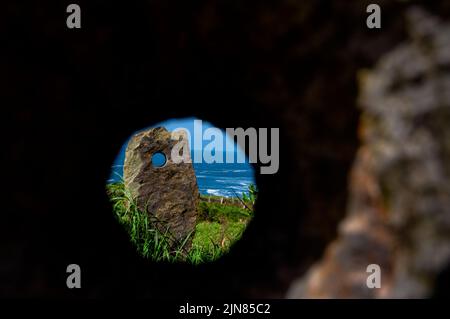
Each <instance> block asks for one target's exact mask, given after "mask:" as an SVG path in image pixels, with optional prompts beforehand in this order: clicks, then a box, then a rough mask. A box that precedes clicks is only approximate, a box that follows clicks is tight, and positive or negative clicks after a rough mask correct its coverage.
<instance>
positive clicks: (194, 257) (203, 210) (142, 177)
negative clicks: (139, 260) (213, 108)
mask: <svg viewBox="0 0 450 319" xmlns="http://www.w3.org/2000/svg"><path fill="white" fill-rule="evenodd" d="M144 145H145V147H140V146H144ZM177 155H178V156H179V158H177ZM168 156H170V159H171V160H170V161H168ZM149 157H150V162H151V166H152V167H155V168H160V167H167V168H168V169H164V170H156V169H150V170H149V169H148V166H147V165H149V164H148V162H147V161H142V159H143V158H149ZM179 160H181V161H179ZM107 190H108V194H109V195H110V198H111V201H112V203H113V212H114V214H115V215H116V217H117V219H118V221H119V222H120V223H121V224H122V225H123V226H124V227H125V228H126V229H127V230H128V232H129V235H130V239H131V241H132V242H133V243H134V244H135V245H136V248H137V251H138V252H139V253H140V254H141V255H143V256H144V257H147V258H150V259H153V260H155V261H169V262H178V261H181V262H189V263H192V264H200V263H204V262H211V261H215V260H217V259H218V258H219V257H221V256H223V255H225V254H226V253H228V252H229V250H230V249H231V247H232V246H233V245H234V243H235V242H237V241H238V240H239V239H241V237H242V235H243V233H244V231H245V229H246V228H247V225H248V224H249V222H250V221H251V220H252V219H253V216H254V207H255V203H256V200H257V195H258V189H257V187H256V183H255V176H254V170H253V166H252V165H251V163H250V161H249V158H248V157H247V156H246V154H245V152H244V150H243V149H241V146H240V145H238V143H236V141H235V140H234V139H233V138H230V136H228V133H227V132H226V131H225V130H223V129H221V128H217V127H214V126H213V125H212V124H211V123H209V122H206V121H202V120H199V119H197V118H184V119H171V120H168V121H165V122H160V123H158V124H156V125H153V126H150V127H147V128H144V129H141V130H138V131H136V132H135V133H134V134H133V135H132V136H131V137H130V138H129V139H128V141H127V142H126V143H125V144H124V145H122V147H121V148H120V151H119V154H118V156H117V158H116V160H115V162H114V164H113V166H112V172H111V178H110V179H109V180H108V183H107Z"/></svg>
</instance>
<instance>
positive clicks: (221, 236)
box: [107, 183, 253, 265]
mask: <svg viewBox="0 0 450 319" xmlns="http://www.w3.org/2000/svg"><path fill="white" fill-rule="evenodd" d="M107 191H108V195H109V196H110V199H111V203H112V205H113V211H114V213H115V215H116V217H117V219H118V220H119V222H120V223H121V224H122V225H123V226H124V227H125V229H126V230H127V232H128V233H129V235H130V240H131V242H132V243H133V244H134V245H135V246H136V249H137V251H138V252H139V253H140V254H141V255H142V256H143V257H146V258H150V259H152V260H155V261H167V262H179V261H188V262H190V263H192V264H195V265H197V264H200V263H204V262H211V261H214V260H216V259H218V258H219V257H221V256H223V255H224V254H225V253H227V252H228V251H229V249H230V247H231V246H232V245H233V244H234V243H235V242H236V241H237V240H239V239H240V238H241V236H242V233H243V232H244V230H245V228H246V226H247V224H248V222H249V221H250V220H251V217H252V216H253V211H252V209H251V208H250V207H253V205H250V203H248V202H247V203H246V202H245V201H244V202H241V201H242V199H240V200H238V199H234V200H233V199H228V198H226V199H224V200H223V203H222V204H221V203H220V202H218V201H220V200H221V198H220V197H215V198H212V197H210V198H208V197H207V196H202V197H201V200H200V203H199V207H198V220H197V225H196V227H195V231H194V232H193V234H190V235H189V236H187V237H186V238H185V239H183V240H182V241H176V240H175V239H174V238H172V236H171V235H170V233H169V231H168V228H166V227H165V225H164V224H163V223H162V222H161V221H159V220H157V219H156V218H155V217H151V216H149V215H148V214H146V213H144V212H141V211H140V210H139V209H138V207H137V205H136V203H135V202H134V200H133V199H132V197H131V194H130V193H129V191H128V190H127V189H126V188H125V187H124V184H123V183H114V184H109V185H107ZM211 200H212V201H211ZM190 239H192V245H190V246H189V248H188V247H187V246H188V245H186V244H187V243H188V242H189V240H190ZM174 243H175V244H174Z"/></svg>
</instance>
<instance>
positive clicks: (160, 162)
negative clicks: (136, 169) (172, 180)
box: [152, 152, 167, 168]
mask: <svg viewBox="0 0 450 319" xmlns="http://www.w3.org/2000/svg"><path fill="white" fill-rule="evenodd" d="M166 162H167V158H166V155H165V154H164V153H162V152H156V153H154V154H153V155H152V166H153V167H156V168H159V167H163V166H164V165H166Z"/></svg>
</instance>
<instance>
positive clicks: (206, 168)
mask: <svg viewBox="0 0 450 319" xmlns="http://www.w3.org/2000/svg"><path fill="white" fill-rule="evenodd" d="M192 158H194V157H193V154H192ZM224 158H226V157H224ZM123 161H124V155H123V154H121V155H119V157H118V159H116V161H115V163H114V165H113V167H112V174H111V177H110V179H109V180H108V183H113V182H118V181H120V180H121V179H122V176H123ZM193 166H194V171H195V175H196V177H197V184H198V188H199V191H200V194H203V195H215V196H224V197H236V196H239V197H241V196H242V194H243V193H248V187H249V185H250V184H256V183H255V177H254V170H253V167H252V166H251V164H249V163H248V162H246V163H212V164H208V163H193Z"/></svg>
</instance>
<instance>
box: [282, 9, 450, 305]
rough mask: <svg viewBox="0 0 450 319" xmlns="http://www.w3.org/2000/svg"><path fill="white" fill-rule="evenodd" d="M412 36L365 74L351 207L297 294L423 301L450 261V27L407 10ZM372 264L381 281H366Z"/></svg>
mask: <svg viewBox="0 0 450 319" xmlns="http://www.w3.org/2000/svg"><path fill="white" fill-rule="evenodd" d="M407 19H408V22H409V34H410V41H409V42H407V43H404V44H402V45H400V46H399V47H397V48H396V49H395V50H394V51H392V52H390V53H389V54H387V55H386V56H384V57H383V58H382V59H381V60H380V62H379V64H378V66H377V67H376V68H375V69H374V70H371V71H365V72H362V73H361V76H360V85H361V92H360V105H361V107H362V110H363V113H362V118H361V123H360V136H361V140H362V146H361V147H360V149H359V151H358V155H357V158H356V161H355V164H354V167H353V171H352V174H351V185H350V201H349V207H348V214H347V217H346V218H345V220H344V221H343V222H342V223H341V225H340V229H339V236H338V238H337V240H335V241H334V242H333V243H331V244H330V245H329V247H328V248H327V250H326V252H325V255H324V256H323V258H322V260H321V261H320V262H318V263H317V264H316V265H315V266H314V267H312V268H311V269H310V270H309V272H308V273H307V274H306V275H305V276H304V277H303V278H301V279H300V280H298V281H297V282H295V283H294V284H293V285H292V286H291V289H290V290H289V292H288V295H287V296H288V297H290V298H302V297H306V298H316V297H322V298H334V297H341V298H347V297H350V298H359V297H369V298H370V297H373V298H385V297H393V298H421V297H427V296H429V295H430V294H431V292H432V290H433V286H434V279H435V276H436V275H437V274H438V273H439V272H440V271H441V270H442V269H443V268H444V267H446V266H447V265H448V263H449V259H450V127H449V126H448V123H449V121H450V71H449V66H450V25H448V24H443V23H441V22H440V21H438V19H436V18H434V17H432V16H430V15H428V14H427V13H425V12H424V11H422V10H420V9H418V8H413V9H411V10H409V11H408V12H407ZM369 264H378V265H379V266H380V267H381V288H380V289H369V288H367V285H366V280H367V277H368V275H369V274H368V273H367V272H366V268H367V266H368V265H369Z"/></svg>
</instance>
